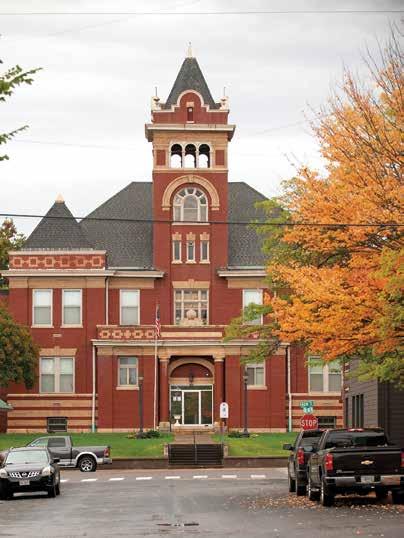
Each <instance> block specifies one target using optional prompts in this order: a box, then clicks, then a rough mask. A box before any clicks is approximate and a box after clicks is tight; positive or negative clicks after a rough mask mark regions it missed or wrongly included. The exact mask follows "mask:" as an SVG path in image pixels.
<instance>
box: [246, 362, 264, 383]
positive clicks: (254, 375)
mask: <svg viewBox="0 0 404 538" xmlns="http://www.w3.org/2000/svg"><path fill="white" fill-rule="evenodd" d="M246 372H247V377H248V380H247V385H249V386H250V385H258V386H261V387H263V386H264V385H265V367H264V365H263V364H248V365H247V366H246Z"/></svg>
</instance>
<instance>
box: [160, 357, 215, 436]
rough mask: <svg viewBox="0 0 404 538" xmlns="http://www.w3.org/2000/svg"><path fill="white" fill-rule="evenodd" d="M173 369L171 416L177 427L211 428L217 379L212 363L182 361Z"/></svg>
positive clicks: (174, 364) (173, 364) (178, 361)
mask: <svg viewBox="0 0 404 538" xmlns="http://www.w3.org/2000/svg"><path fill="white" fill-rule="evenodd" d="M170 366H171V367H170V369H169V372H170V377H169V383H170V415H171V417H172V418H173V419H174V421H175V422H174V424H175V426H184V427H186V426H192V427H195V426H211V425H212V424H213V383H214V380H213V371H211V368H210V363H209V361H207V360H205V359H195V360H186V359H179V360H176V361H174V362H173V363H172V365H170Z"/></svg>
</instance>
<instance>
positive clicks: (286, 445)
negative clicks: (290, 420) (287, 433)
mask: <svg viewBox="0 0 404 538" xmlns="http://www.w3.org/2000/svg"><path fill="white" fill-rule="evenodd" d="M283 450H293V446H292V445H291V444H290V443H286V444H284V445H283Z"/></svg>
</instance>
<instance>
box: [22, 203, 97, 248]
mask: <svg viewBox="0 0 404 538" xmlns="http://www.w3.org/2000/svg"><path fill="white" fill-rule="evenodd" d="M52 217H58V218H52ZM24 248H28V249H31V248H32V249H40V248H46V249H66V250H72V249H84V248H87V249H89V248H92V245H91V243H90V242H89V241H88V239H87V238H86V236H85V235H84V233H83V231H82V229H81V228H80V226H79V224H78V222H77V221H76V220H75V218H74V217H73V215H72V214H71V212H70V210H69V209H68V208H67V206H66V204H65V203H64V202H55V203H54V204H53V206H52V207H51V208H50V209H49V211H48V212H47V213H46V215H45V216H44V218H43V219H42V220H41V221H40V223H39V224H38V226H37V227H36V228H35V229H34V231H33V232H32V233H31V235H30V236H29V237H28V239H27V240H26V242H25V244H24Z"/></svg>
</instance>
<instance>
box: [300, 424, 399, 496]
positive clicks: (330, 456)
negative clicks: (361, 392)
mask: <svg viewBox="0 0 404 538" xmlns="http://www.w3.org/2000/svg"><path fill="white" fill-rule="evenodd" d="M307 475H308V486H307V494H308V496H309V499H311V500H320V502H321V504H322V505H323V506H332V505H333V504H334V498H335V495H337V494H350V493H357V494H360V495H367V494H368V493H370V492H371V491H375V493H376V496H377V498H378V499H380V500H381V499H383V498H385V497H387V495H388V492H389V491H391V492H392V498H393V503H395V504H402V503H403V502H404V451H403V450H401V449H400V448H399V447H397V446H394V445H391V444H390V443H389V442H388V440H387V437H386V435H385V433H384V431H383V430H381V429H379V428H369V429H346V430H343V429H341V430H326V431H325V432H324V433H323V435H322V436H321V438H320V440H319V442H318V445H317V451H316V452H314V453H313V454H312V455H311V457H310V459H309V462H308V469H307Z"/></svg>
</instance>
